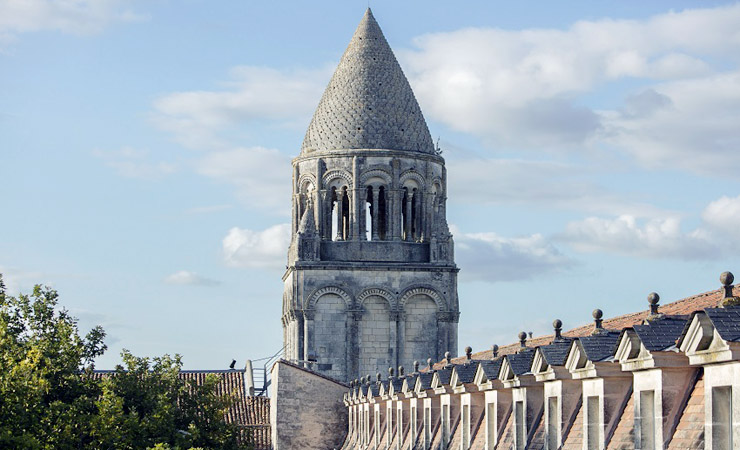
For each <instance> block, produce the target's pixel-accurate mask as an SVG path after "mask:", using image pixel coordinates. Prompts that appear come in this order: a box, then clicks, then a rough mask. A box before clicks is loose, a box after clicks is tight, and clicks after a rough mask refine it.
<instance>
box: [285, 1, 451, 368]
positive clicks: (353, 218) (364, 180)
mask: <svg viewBox="0 0 740 450" xmlns="http://www.w3.org/2000/svg"><path fill="white" fill-rule="evenodd" d="M292 181H293V196H292V239H291V244H290V249H289V253H288V266H287V270H286V272H285V275H284V277H283V281H284V283H285V288H284V293H283V315H282V323H283V338H284V345H285V359H287V360H290V361H294V362H299V363H301V364H306V365H309V364H310V367H311V369H312V370H315V371H316V372H319V373H321V374H323V375H326V376H329V377H332V378H334V379H337V380H343V381H346V380H350V379H354V378H358V377H360V376H365V375H368V374H374V373H376V372H377V371H378V370H380V369H382V368H387V367H389V366H399V365H405V366H407V367H411V365H412V362H413V361H414V360H426V359H427V358H433V359H434V360H438V359H440V358H441V357H442V355H443V354H444V353H445V352H447V351H450V352H452V353H453V354H454V353H455V352H456V349H457V323H458V319H459V306H458V298H457V272H458V268H457V266H456V265H455V262H454V251H453V240H452V235H451V234H450V231H449V228H448V225H447V220H446V213H445V206H446V200H447V195H446V194H447V182H446V172H445V164H444V159H443V158H442V157H441V156H440V152H439V149H438V148H436V147H435V145H434V143H433V141H432V138H431V135H430V133H429V129H428V128H427V125H426V122H425V120H424V117H423V115H422V112H421V109H420V108H419V104H418V103H417V101H416V98H415V97H414V94H413V92H412V90H411V87H410V85H409V83H408V80H407V79H406V77H405V75H404V74H403V71H402V70H401V67H400V65H399V64H398V61H397V60H396V58H395V56H394V55H393V52H392V50H391V48H390V46H389V45H388V42H387V41H386V39H385V37H384V36H383V33H382V31H381V30H380V27H379V26H378V24H377V22H376V21H375V19H374V18H373V15H372V13H371V11H370V10H369V9H368V10H367V12H366V13H365V16H364V17H363V19H362V21H361V22H360V24H359V26H358V27H357V30H356V31H355V34H354V36H353V37H352V40H351V42H350V44H349V46H348V47H347V50H346V51H345V53H344V55H343V56H342V58H341V61H340V63H339V66H338V67H337V69H336V71H335V73H334V75H333V77H332V79H331V81H330V82H329V85H328V86H327V88H326V91H325V92H324V95H323V97H322V98H321V101H320V103H319V105H318V107H317V109H316V112H315V113H314V116H313V119H312V120H311V123H310V125H309V128H308V131H307V133H306V137H305V139H304V141H303V145H302V149H301V153H300V155H299V156H298V157H296V158H295V159H294V160H293V180H292Z"/></svg>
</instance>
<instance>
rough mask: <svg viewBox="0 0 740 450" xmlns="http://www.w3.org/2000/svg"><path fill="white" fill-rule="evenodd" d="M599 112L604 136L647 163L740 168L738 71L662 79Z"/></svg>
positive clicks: (704, 169) (710, 170) (706, 169)
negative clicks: (618, 105)
mask: <svg viewBox="0 0 740 450" xmlns="http://www.w3.org/2000/svg"><path fill="white" fill-rule="evenodd" d="M738 24H739V25H740V22H738ZM601 114H602V117H603V118H604V124H605V125H604V131H603V138H604V141H605V142H607V143H610V144H614V145H616V146H618V147H620V148H622V149H624V150H625V151H627V152H629V153H630V154H632V155H633V156H634V157H635V158H636V159H637V160H638V161H640V162H641V163H642V164H643V165H645V166H647V167H666V166H668V167H677V168H680V169H684V170H688V171H692V172H697V173H702V174H707V175H716V174H723V175H727V174H735V173H737V171H738V170H740V153H738V151H737V149H738V147H740V127H739V126H738V123H740V71H734V72H726V73H721V74H717V75H712V76H706V77H701V78H695V79H687V80H679V81H674V82H670V83H664V84H660V85H657V86H654V87H653V88H651V89H648V90H646V91H643V92H641V93H640V94H638V95H635V96H633V97H630V98H628V99H627V102H626V105H625V108H624V109H623V110H619V111H603V112H602V113H601Z"/></svg>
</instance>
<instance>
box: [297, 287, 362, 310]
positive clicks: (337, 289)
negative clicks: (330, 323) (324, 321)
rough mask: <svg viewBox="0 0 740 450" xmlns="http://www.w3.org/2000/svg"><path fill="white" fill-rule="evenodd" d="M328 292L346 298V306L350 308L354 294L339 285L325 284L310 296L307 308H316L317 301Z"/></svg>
mask: <svg viewBox="0 0 740 450" xmlns="http://www.w3.org/2000/svg"><path fill="white" fill-rule="evenodd" d="M326 294H335V295H338V296H339V297H341V298H342V299H343V300H344V304H345V306H346V307H347V308H348V309H349V308H350V307H351V306H352V296H350V295H349V294H348V293H347V291H345V290H344V289H342V288H340V287H337V286H324V287H321V288H318V289H316V290H315V291H313V293H311V295H310V296H309V297H308V303H307V305H306V309H315V306H316V302H317V301H318V300H319V299H320V298H321V297H322V296H324V295H326Z"/></svg>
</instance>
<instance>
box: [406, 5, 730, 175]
mask: <svg viewBox="0 0 740 450" xmlns="http://www.w3.org/2000/svg"><path fill="white" fill-rule="evenodd" d="M738 24H740V5H738V4H735V5H730V6H725V7H719V8H714V9H694V10H685V11H682V12H670V13H666V14H661V15H657V16H654V17H652V18H649V19H646V20H610V19H602V20H595V21H581V22H577V23H575V24H574V25H572V26H571V27H570V28H568V29H566V30H557V29H529V30H521V31H506V30H501V29H490V28H469V29H463V30H458V31H453V32H445V33H435V34H428V35H424V36H421V37H418V38H417V39H416V40H415V47H416V48H415V49H413V50H410V51H402V52H399V55H400V57H401V59H402V61H403V63H404V68H405V69H406V71H407V73H408V74H409V78H410V80H411V83H412V85H413V87H414V89H415V92H416V94H417V96H418V97H419V99H420V102H421V104H422V106H423V109H424V111H425V114H426V115H427V116H428V117H430V118H432V119H434V120H437V121H440V122H443V123H445V124H447V125H448V126H450V127H452V128H453V129H455V130H458V131H462V132H466V133H472V134H474V135H476V136H479V137H481V138H483V139H484V140H486V141H487V142H488V143H489V144H491V145H492V146H493V147H495V148H502V147H506V146H514V147H515V148H527V147H529V148H532V149H536V150H538V151H542V150H547V149H551V148H553V149H561V150H562V149H565V150H574V149H578V150H580V151H582V152H585V151H586V150H587V149H593V148H607V149H610V148H614V146H616V147H617V148H618V149H619V150H620V151H623V152H627V153H630V154H632V155H633V156H634V157H636V158H637V159H638V161H640V162H641V163H643V164H646V165H649V166H657V165H662V167H678V168H681V169H685V170H690V171H702V172H704V173H706V172H707V171H709V170H710V168H711V167H717V166H724V167H722V168H723V169H726V170H727V171H731V170H737V168H738V167H740V157H738V156H737V152H732V151H731V149H733V148H737V144H738V142H739V141H740V138H739V137H738V134H739V133H740V132H738V131H737V130H738V127H737V126H736V124H737V123H738V120H739V119H740V117H739V116H740V109H739V108H738V107H737V105H738V95H740V94H739V93H740V83H738V74H737V73H736V72H734V71H733V70H734V68H735V67H737V63H738V55H740V27H739V26H738ZM696 30H701V32H696ZM728 67H729V68H731V69H729V71H727V70H728V69H727V68H728ZM720 71H727V72H726V73H720ZM625 80H640V83H641V84H642V85H643V86H645V85H647V87H645V88H644V89H645V92H646V94H645V95H643V96H642V97H643V98H641V99H639V98H638V99H635V98H632V99H628V103H631V104H627V105H626V106H625V108H624V111H616V110H612V111H599V110H596V109H594V107H593V106H592V105H594V104H602V105H603V104H613V105H617V104H619V98H616V99H615V98H614V92H623V90H624V84H622V85H618V84H616V85H615V83H622V82H624V81H625ZM656 83H657V84H656ZM613 85H615V86H616V87H617V90H612V89H610V88H611V86H613ZM651 92H652V93H653V94H655V93H657V94H658V95H657V96H653V98H648V97H649V94H650V93H651ZM636 100H641V101H642V103H643V104H642V105H639V104H638V103H639V102H637V103H636ZM646 103H647V104H646ZM636 106H638V107H639V106H642V108H643V109H639V108H637V109H635V107H636ZM646 106H647V107H648V109H644V108H645V107H646ZM601 144H610V145H606V146H604V145H601ZM669 150H673V152H669ZM592 151H593V150H592ZM670 155H673V157H671V156H670ZM676 155H677V157H676Z"/></svg>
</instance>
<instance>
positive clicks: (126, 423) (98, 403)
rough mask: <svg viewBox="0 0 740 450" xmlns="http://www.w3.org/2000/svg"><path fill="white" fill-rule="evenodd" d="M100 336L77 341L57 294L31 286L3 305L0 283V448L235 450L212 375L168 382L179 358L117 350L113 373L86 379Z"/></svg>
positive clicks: (100, 348)
mask: <svg viewBox="0 0 740 450" xmlns="http://www.w3.org/2000/svg"><path fill="white" fill-rule="evenodd" d="M104 339H105V331H104V330H103V329H102V328H101V327H96V328H94V329H93V330H91V331H90V332H89V333H88V334H87V335H86V336H85V337H81V336H80V335H79V330H78V327H77V321H76V319H75V318H74V317H72V316H71V315H70V314H69V313H68V311H66V310H65V309H63V308H60V307H59V303H58V294H57V292H56V291H55V290H53V289H50V288H48V287H42V286H36V287H34V289H33V293H32V294H31V295H22V294H21V295H19V296H18V297H12V296H10V295H7V294H6V292H5V286H4V284H3V281H2V275H0V448H28V449H79V448H100V449H107V448H109V449H145V448H170V449H187V448H192V447H202V448H224V449H237V448H246V447H247V444H246V443H242V445H241V446H240V443H239V442H238V439H237V435H238V430H237V428H236V427H235V426H234V425H232V424H228V423H226V422H225V418H224V412H225V410H226V408H228V407H229V404H230V400H231V399H229V398H224V397H221V396H219V395H217V391H216V385H217V384H218V379H217V378H216V377H215V376H210V377H209V378H207V380H206V382H205V383H203V384H201V385H198V384H196V383H195V382H194V381H192V380H190V381H188V380H184V379H183V378H181V377H179V376H178V373H179V371H180V369H181V367H182V361H181V358H180V356H179V355H176V356H175V357H174V358H173V357H170V356H167V355H165V356H162V357H157V358H152V359H149V358H141V357H136V356H134V355H132V354H131V353H130V352H128V351H126V350H124V351H123V353H122V355H121V356H122V359H123V363H122V364H121V365H119V366H118V367H116V370H114V371H111V372H107V373H102V374H101V373H99V372H97V373H96V372H94V371H93V363H94V360H95V358H96V357H98V356H100V355H102V354H103V352H105V350H106V346H105V344H104Z"/></svg>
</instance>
